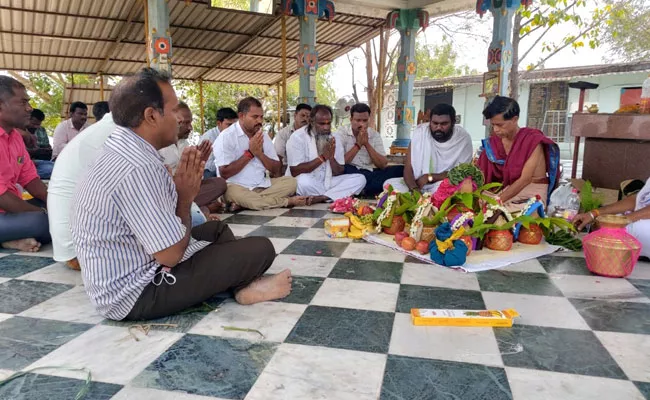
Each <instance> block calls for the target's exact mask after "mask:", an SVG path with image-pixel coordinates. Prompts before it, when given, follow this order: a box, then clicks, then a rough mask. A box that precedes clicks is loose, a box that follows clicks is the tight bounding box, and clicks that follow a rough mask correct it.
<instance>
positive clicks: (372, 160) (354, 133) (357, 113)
mask: <svg viewBox="0 0 650 400" xmlns="http://www.w3.org/2000/svg"><path fill="white" fill-rule="evenodd" d="M369 121H370V107H368V105H367V104H363V103H357V104H355V105H353V106H352V108H351V109H350V125H346V126H343V127H341V128H340V129H339V130H338V131H337V132H336V134H337V136H338V137H339V139H340V140H341V141H342V144H343V150H344V151H345V173H346V174H362V175H363V176H365V177H366V187H365V188H364V189H363V192H362V194H363V195H365V196H373V197H374V196H376V195H378V194H379V193H381V192H382V190H383V187H384V181H386V180H387V179H391V178H397V177H401V176H402V175H404V166H403V165H392V166H390V167H389V166H388V158H386V150H384V144H383V142H382V140H381V135H380V134H379V132H377V131H375V130H374V129H372V128H370V127H369V126H368V124H369Z"/></svg>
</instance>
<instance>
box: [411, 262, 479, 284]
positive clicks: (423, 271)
mask: <svg viewBox="0 0 650 400" xmlns="http://www.w3.org/2000/svg"><path fill="white" fill-rule="evenodd" d="M401 283H402V284H406V285H419V286H435V287H440V288H448V289H465V290H479V289H480V288H479V286H478V279H476V274H474V273H467V272H463V271H461V270H458V269H452V268H446V267H440V266H438V265H431V264H413V263H406V264H404V271H403V272H402V280H401Z"/></svg>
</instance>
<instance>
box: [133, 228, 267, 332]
mask: <svg viewBox="0 0 650 400" xmlns="http://www.w3.org/2000/svg"><path fill="white" fill-rule="evenodd" d="M192 237H194V239H197V240H205V241H209V242H212V244H211V245H209V246H208V247H206V248H204V249H203V250H201V251H199V252H197V253H196V254H194V255H193V256H192V257H191V258H190V259H188V260H186V261H184V262H182V263H180V264H178V265H177V266H175V267H174V268H172V270H171V273H172V274H173V275H174V276H175V277H176V283H175V284H174V285H169V284H167V283H165V282H163V283H162V284H161V285H160V286H156V285H154V284H153V283H150V284H149V285H147V287H146V288H145V289H144V291H143V292H142V294H141V295H140V297H139V298H138V301H137V302H136V303H135V305H134V306H133V309H132V310H131V312H130V313H129V315H127V316H126V318H124V319H125V320H132V321H133V320H143V319H155V318H161V317H165V316H168V315H172V314H175V313H178V312H180V311H182V310H184V309H186V308H188V307H191V306H193V305H195V304H199V303H201V302H203V301H205V300H207V299H209V298H210V297H212V296H214V295H215V294H218V293H222V292H225V291H228V290H232V291H234V292H237V291H238V290H240V289H243V288H245V287H246V286H248V285H249V284H250V283H251V282H253V281H254V280H256V279H257V278H259V277H260V276H262V275H263V274H264V272H266V270H268V269H269V267H271V264H272V263H273V260H274V259H275V249H274V248H273V244H272V243H271V241H270V240H269V239H267V238H265V237H249V238H244V239H240V240H236V239H235V235H234V234H233V233H232V231H231V230H230V228H229V227H228V225H226V224H225V223H224V222H221V221H210V222H206V223H205V224H203V225H199V226H197V227H195V228H194V229H192Z"/></svg>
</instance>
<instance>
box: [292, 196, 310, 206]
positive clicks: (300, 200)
mask: <svg viewBox="0 0 650 400" xmlns="http://www.w3.org/2000/svg"><path fill="white" fill-rule="evenodd" d="M309 199H310V197H306V196H293V197H289V202H288V203H287V207H298V206H306V205H307V201H308V200H309Z"/></svg>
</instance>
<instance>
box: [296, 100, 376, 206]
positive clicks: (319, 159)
mask: <svg viewBox="0 0 650 400" xmlns="http://www.w3.org/2000/svg"><path fill="white" fill-rule="evenodd" d="M331 129H332V109H331V108H329V107H328V106H324V105H317V106H316V107H314V108H313V109H312V110H311V120H310V122H309V124H308V125H307V126H305V127H303V128H300V129H298V130H297V131H295V132H294V133H293V134H292V135H291V138H290V139H289V142H288V143H287V159H288V165H289V169H287V174H291V175H293V176H295V177H297V179H298V194H299V195H301V196H310V197H311V198H310V203H322V202H326V201H331V200H338V199H342V198H344V197H348V196H352V195H356V194H359V193H361V190H363V188H364V187H365V186H366V178H365V177H364V176H363V175H361V174H351V175H344V174H343V172H344V167H343V165H344V164H345V158H344V154H343V145H342V144H341V141H340V140H338V139H337V138H336V135H332V130H331Z"/></svg>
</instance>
